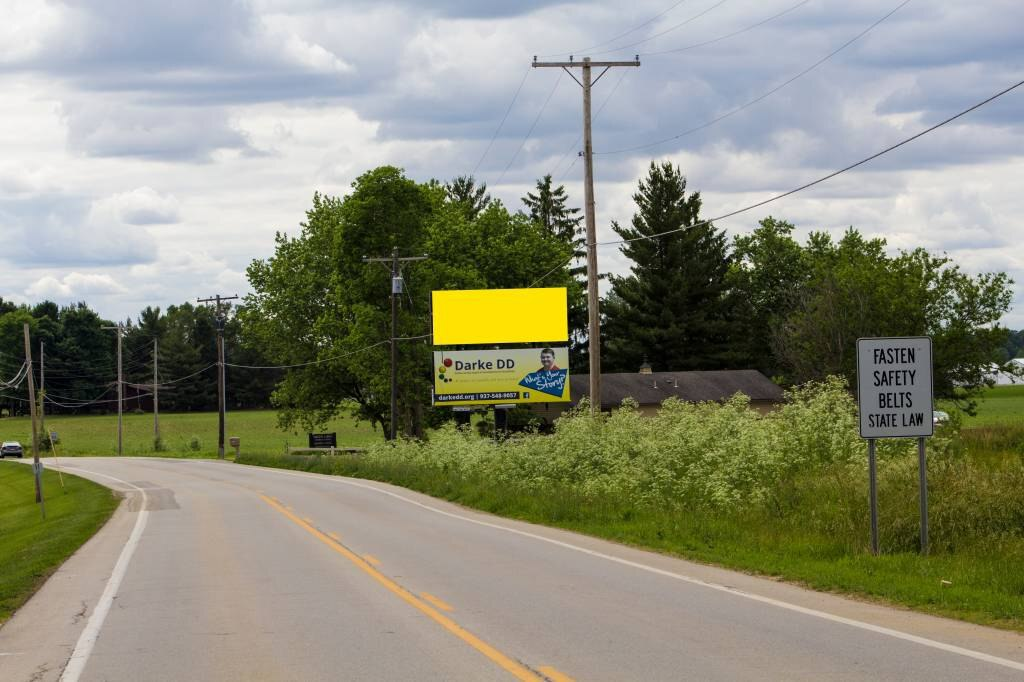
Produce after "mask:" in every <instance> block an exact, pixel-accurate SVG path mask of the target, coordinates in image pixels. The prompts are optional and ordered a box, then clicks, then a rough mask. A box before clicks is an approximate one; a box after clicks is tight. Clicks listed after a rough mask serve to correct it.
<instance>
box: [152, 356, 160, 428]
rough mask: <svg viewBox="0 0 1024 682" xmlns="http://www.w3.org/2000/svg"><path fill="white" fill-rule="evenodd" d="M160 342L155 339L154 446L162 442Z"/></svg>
mask: <svg viewBox="0 0 1024 682" xmlns="http://www.w3.org/2000/svg"><path fill="white" fill-rule="evenodd" d="M159 344H160V341H159V340H158V339H153V446H154V447H156V445H157V443H159V442H160V402H159V401H160V384H159V383H158V382H159V379H158V373H157V358H158V353H159V350H160V346H159Z"/></svg>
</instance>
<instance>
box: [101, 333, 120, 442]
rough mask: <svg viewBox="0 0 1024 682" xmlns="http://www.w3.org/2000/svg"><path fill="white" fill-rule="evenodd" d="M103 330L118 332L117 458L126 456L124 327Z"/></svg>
mask: <svg viewBox="0 0 1024 682" xmlns="http://www.w3.org/2000/svg"><path fill="white" fill-rule="evenodd" d="M103 329H116V330H117V456H118V457H120V456H122V455H124V372H123V371H122V366H121V337H123V336H124V325H123V324H121V323H120V322H118V323H117V326H116V327H103Z"/></svg>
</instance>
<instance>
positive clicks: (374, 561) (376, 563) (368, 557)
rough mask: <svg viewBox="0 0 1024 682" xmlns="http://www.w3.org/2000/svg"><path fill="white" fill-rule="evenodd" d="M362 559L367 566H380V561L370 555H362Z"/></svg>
mask: <svg viewBox="0 0 1024 682" xmlns="http://www.w3.org/2000/svg"><path fill="white" fill-rule="evenodd" d="M363 558H364V559H366V563H368V564H372V565H374V566H380V559H378V558H377V557H375V556H373V555H372V554H364V555H363Z"/></svg>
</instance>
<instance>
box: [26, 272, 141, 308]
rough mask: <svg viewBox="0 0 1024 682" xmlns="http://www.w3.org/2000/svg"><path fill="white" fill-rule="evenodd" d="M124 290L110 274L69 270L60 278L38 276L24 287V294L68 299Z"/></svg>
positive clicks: (37, 298) (37, 297)
mask: <svg viewBox="0 0 1024 682" xmlns="http://www.w3.org/2000/svg"><path fill="white" fill-rule="evenodd" d="M124 291H125V288H124V287H123V286H121V285H120V284H118V283H117V282H116V281H115V280H114V278H113V277H111V276H110V275H106V274H97V273H81V272H71V273H68V274H67V275H65V276H64V277H62V278H60V279H58V278H57V277H54V276H52V275H46V276H44V277H40V278H39V279H37V280H36V281H35V282H33V283H32V284H31V285H29V287H28V288H27V289H25V296H26V297H28V298H30V299H33V300H42V299H50V300H57V301H70V300H78V299H82V298H85V297H87V296H89V295H93V294H99V295H103V294H120V293H124Z"/></svg>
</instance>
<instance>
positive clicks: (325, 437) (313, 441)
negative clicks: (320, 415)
mask: <svg viewBox="0 0 1024 682" xmlns="http://www.w3.org/2000/svg"><path fill="white" fill-rule="evenodd" d="M309 447H311V448H336V447H338V433H337V432H333V433H311V434H309Z"/></svg>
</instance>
